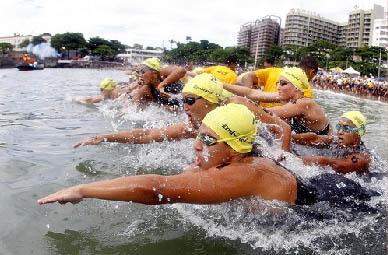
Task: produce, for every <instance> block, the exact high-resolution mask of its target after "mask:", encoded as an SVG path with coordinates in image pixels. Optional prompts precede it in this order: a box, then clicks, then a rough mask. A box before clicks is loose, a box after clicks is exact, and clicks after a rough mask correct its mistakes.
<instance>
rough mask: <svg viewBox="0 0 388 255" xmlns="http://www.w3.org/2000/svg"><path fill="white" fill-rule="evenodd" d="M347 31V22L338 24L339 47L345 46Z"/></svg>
mask: <svg viewBox="0 0 388 255" xmlns="http://www.w3.org/2000/svg"><path fill="white" fill-rule="evenodd" d="M347 33H348V24H347V23H345V24H340V25H339V26H338V43H337V45H338V46H339V47H346V35H347Z"/></svg>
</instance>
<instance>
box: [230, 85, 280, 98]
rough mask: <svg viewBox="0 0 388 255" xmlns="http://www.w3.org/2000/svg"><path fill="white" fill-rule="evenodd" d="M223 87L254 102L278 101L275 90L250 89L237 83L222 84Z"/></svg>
mask: <svg viewBox="0 0 388 255" xmlns="http://www.w3.org/2000/svg"><path fill="white" fill-rule="evenodd" d="M224 88H225V89H226V90H228V91H230V92H232V93H233V94H235V95H238V96H243V97H246V98H249V99H251V100H252V101H254V102H266V103H272V102H280V98H279V94H278V93H276V92H263V91H261V90H258V89H251V88H247V87H244V86H239V85H229V84H224Z"/></svg>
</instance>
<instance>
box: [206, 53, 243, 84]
mask: <svg viewBox="0 0 388 255" xmlns="http://www.w3.org/2000/svg"><path fill="white" fill-rule="evenodd" d="M237 62H238V59H237V56H236V55H230V56H228V58H227V59H226V61H225V64H224V65H217V66H209V67H206V68H203V69H202V72H203V73H209V74H212V75H214V76H215V77H216V78H217V79H219V80H220V81H221V82H222V83H225V84H235V83H236V81H237V74H236V72H235V70H236V66H237Z"/></svg>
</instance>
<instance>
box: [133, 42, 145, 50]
mask: <svg viewBox="0 0 388 255" xmlns="http://www.w3.org/2000/svg"><path fill="white" fill-rule="evenodd" d="M132 48H133V49H137V50H142V49H143V45H141V44H138V43H134V44H133V46H132Z"/></svg>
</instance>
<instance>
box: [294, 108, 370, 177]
mask: <svg viewBox="0 0 388 255" xmlns="http://www.w3.org/2000/svg"><path fill="white" fill-rule="evenodd" d="M336 129H337V133H336V136H334V137H333V136H325V135H323V136H321V135H317V134H315V133H306V134H300V135H295V137H294V141H295V142H297V143H299V144H304V145H312V146H317V147H320V148H323V147H326V148H328V150H324V152H325V154H326V155H304V156H300V157H301V158H302V160H303V162H304V163H305V164H308V165H313V164H317V165H320V166H329V167H332V168H333V169H334V170H335V171H336V172H339V173H349V172H367V171H368V169H369V164H370V161H371V155H370V153H369V151H368V150H367V148H366V147H365V145H364V143H363V142H362V140H361V137H362V136H363V135H364V134H365V130H366V118H365V117H364V115H363V114H362V113H361V112H359V111H349V112H346V113H344V114H343V115H342V116H341V118H340V120H339V121H338V123H337V125H336Z"/></svg>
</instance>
